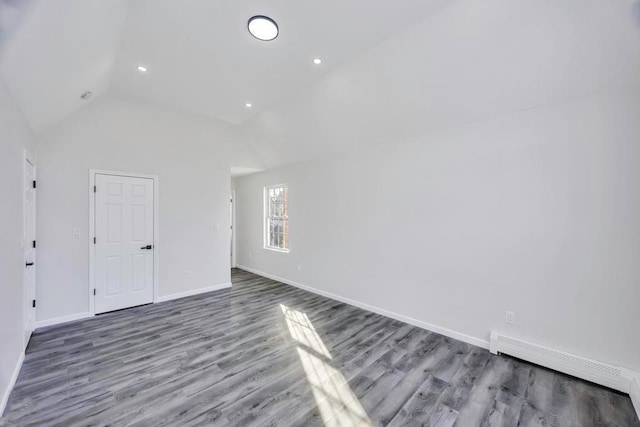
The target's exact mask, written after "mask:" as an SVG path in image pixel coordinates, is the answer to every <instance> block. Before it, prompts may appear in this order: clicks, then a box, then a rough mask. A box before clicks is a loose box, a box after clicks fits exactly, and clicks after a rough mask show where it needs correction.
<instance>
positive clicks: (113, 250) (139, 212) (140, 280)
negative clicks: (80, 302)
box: [94, 174, 154, 314]
mask: <svg viewBox="0 0 640 427" xmlns="http://www.w3.org/2000/svg"><path fill="white" fill-rule="evenodd" d="M153 185H154V182H153V179H150V178H134V177H128V176H118V175H106V174H96V179H95V186H96V187H95V233H96V235H95V238H96V240H95V245H94V247H95V281H94V283H95V299H94V301H95V313H96V314H98V313H104V312H107V311H113V310H119V309H122V308H127V307H134V306H136V305H142V304H148V303H151V302H153V274H154V266H153V262H154V257H153V250H154V236H153V219H154V200H153V198H154V188H153Z"/></svg>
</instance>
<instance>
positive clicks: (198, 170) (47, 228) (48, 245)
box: [37, 94, 251, 321]
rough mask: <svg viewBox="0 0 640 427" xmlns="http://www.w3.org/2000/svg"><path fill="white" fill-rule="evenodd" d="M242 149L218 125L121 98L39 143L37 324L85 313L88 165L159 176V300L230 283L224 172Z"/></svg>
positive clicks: (109, 98)
mask: <svg viewBox="0 0 640 427" xmlns="http://www.w3.org/2000/svg"><path fill="white" fill-rule="evenodd" d="M241 146H242V144H241V141H240V140H239V138H238V135H237V132H236V131H235V130H234V128H232V127H229V126H228V125H226V124H224V123H222V122H216V121H214V120H211V119H208V118H205V117H203V116H197V115H193V114H187V113H181V112H178V111H172V110H166V109H164V108H162V107H159V106H155V105H154V104H150V103H147V102H142V101H138V100H135V99H132V98H128V97H125V96H122V95H118V94H114V95H106V96H105V97H102V98H100V99H97V100H95V101H94V102H93V103H92V104H91V105H89V106H88V107H86V109H83V110H82V111H80V112H79V113H78V114H77V115H75V116H74V117H72V118H71V119H70V120H67V121H65V122H63V123H62V124H60V125H59V126H57V127H56V128H54V129H52V130H51V131H50V132H48V133H47V134H45V135H44V136H43V137H42V138H39V139H38V146H37V150H38V156H39V162H40V164H39V169H38V175H39V190H38V191H39V193H38V197H39V199H38V227H39V237H38V238H39V246H38V251H39V252H38V257H39V265H38V300H39V304H38V320H40V321H42V320H48V319H55V318H60V317H63V316H70V315H74V314H78V313H85V312H87V311H88V292H89V291H88V275H89V272H88V265H89V253H88V242H89V238H90V237H91V236H89V235H88V230H89V224H88V223H89V211H88V189H89V178H88V171H89V169H92V168H93V169H107V170H116V171H125V172H139V173H147V174H154V175H158V176H159V213H158V214H159V228H160V230H159V234H160V236H159V237H160V244H159V246H158V251H159V285H160V289H159V294H160V296H167V295H171V294H176V293H180V292H185V291H189V290H195V289H201V288H205V287H209V286H214V285H219V284H224V283H228V282H229V281H230V276H229V256H228V253H229V188H230V175H229V167H230V164H231V163H233V162H240V164H242V162H243V158H244V156H246V155H247V152H246V150H242V149H240V150H237V149H236V148H238V147H239V148H242V147H241ZM237 153H240V154H239V156H240V159H238V154H237ZM248 166H251V165H248ZM216 227H218V228H216ZM73 228H79V229H80V230H81V235H80V238H79V239H74V238H72V230H73ZM186 270H191V271H192V272H193V277H192V278H191V279H187V278H186V277H185V271H186Z"/></svg>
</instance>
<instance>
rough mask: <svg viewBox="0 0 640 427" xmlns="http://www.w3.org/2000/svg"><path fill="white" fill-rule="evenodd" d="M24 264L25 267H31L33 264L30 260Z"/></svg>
mask: <svg viewBox="0 0 640 427" xmlns="http://www.w3.org/2000/svg"><path fill="white" fill-rule="evenodd" d="M24 265H25V266H27V267H31V266H32V265H33V263H32V262H27V263H25V264H24Z"/></svg>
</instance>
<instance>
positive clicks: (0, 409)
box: [0, 351, 24, 417]
mask: <svg viewBox="0 0 640 427" xmlns="http://www.w3.org/2000/svg"><path fill="white" fill-rule="evenodd" d="M22 362H24V351H21V352H20V356H19V357H18V361H17V362H16V366H15V368H13V373H12V374H11V378H10V379H9V384H7V388H6V389H5V390H4V392H3V393H2V400H1V401H0V417H1V416H2V415H3V414H4V410H5V408H6V407H7V403H8V402H9V396H10V395H11V391H12V390H13V386H15V385H16V381H18V375H20V369H21V368H22Z"/></svg>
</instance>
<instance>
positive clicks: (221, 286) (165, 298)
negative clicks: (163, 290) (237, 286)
mask: <svg viewBox="0 0 640 427" xmlns="http://www.w3.org/2000/svg"><path fill="white" fill-rule="evenodd" d="M230 287H231V282H229V283H221V284H219V285H213V286H208V287H206V288H200V289H194V290H191V291H185V292H178V293H175V294H170V295H165V296H162V297H158V298H156V301H155V302H165V301H171V300H174V299H179V298H185V297H191V296H194V295H200V294H205V293H207V292H213V291H219V290H220V289H227V288H230Z"/></svg>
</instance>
